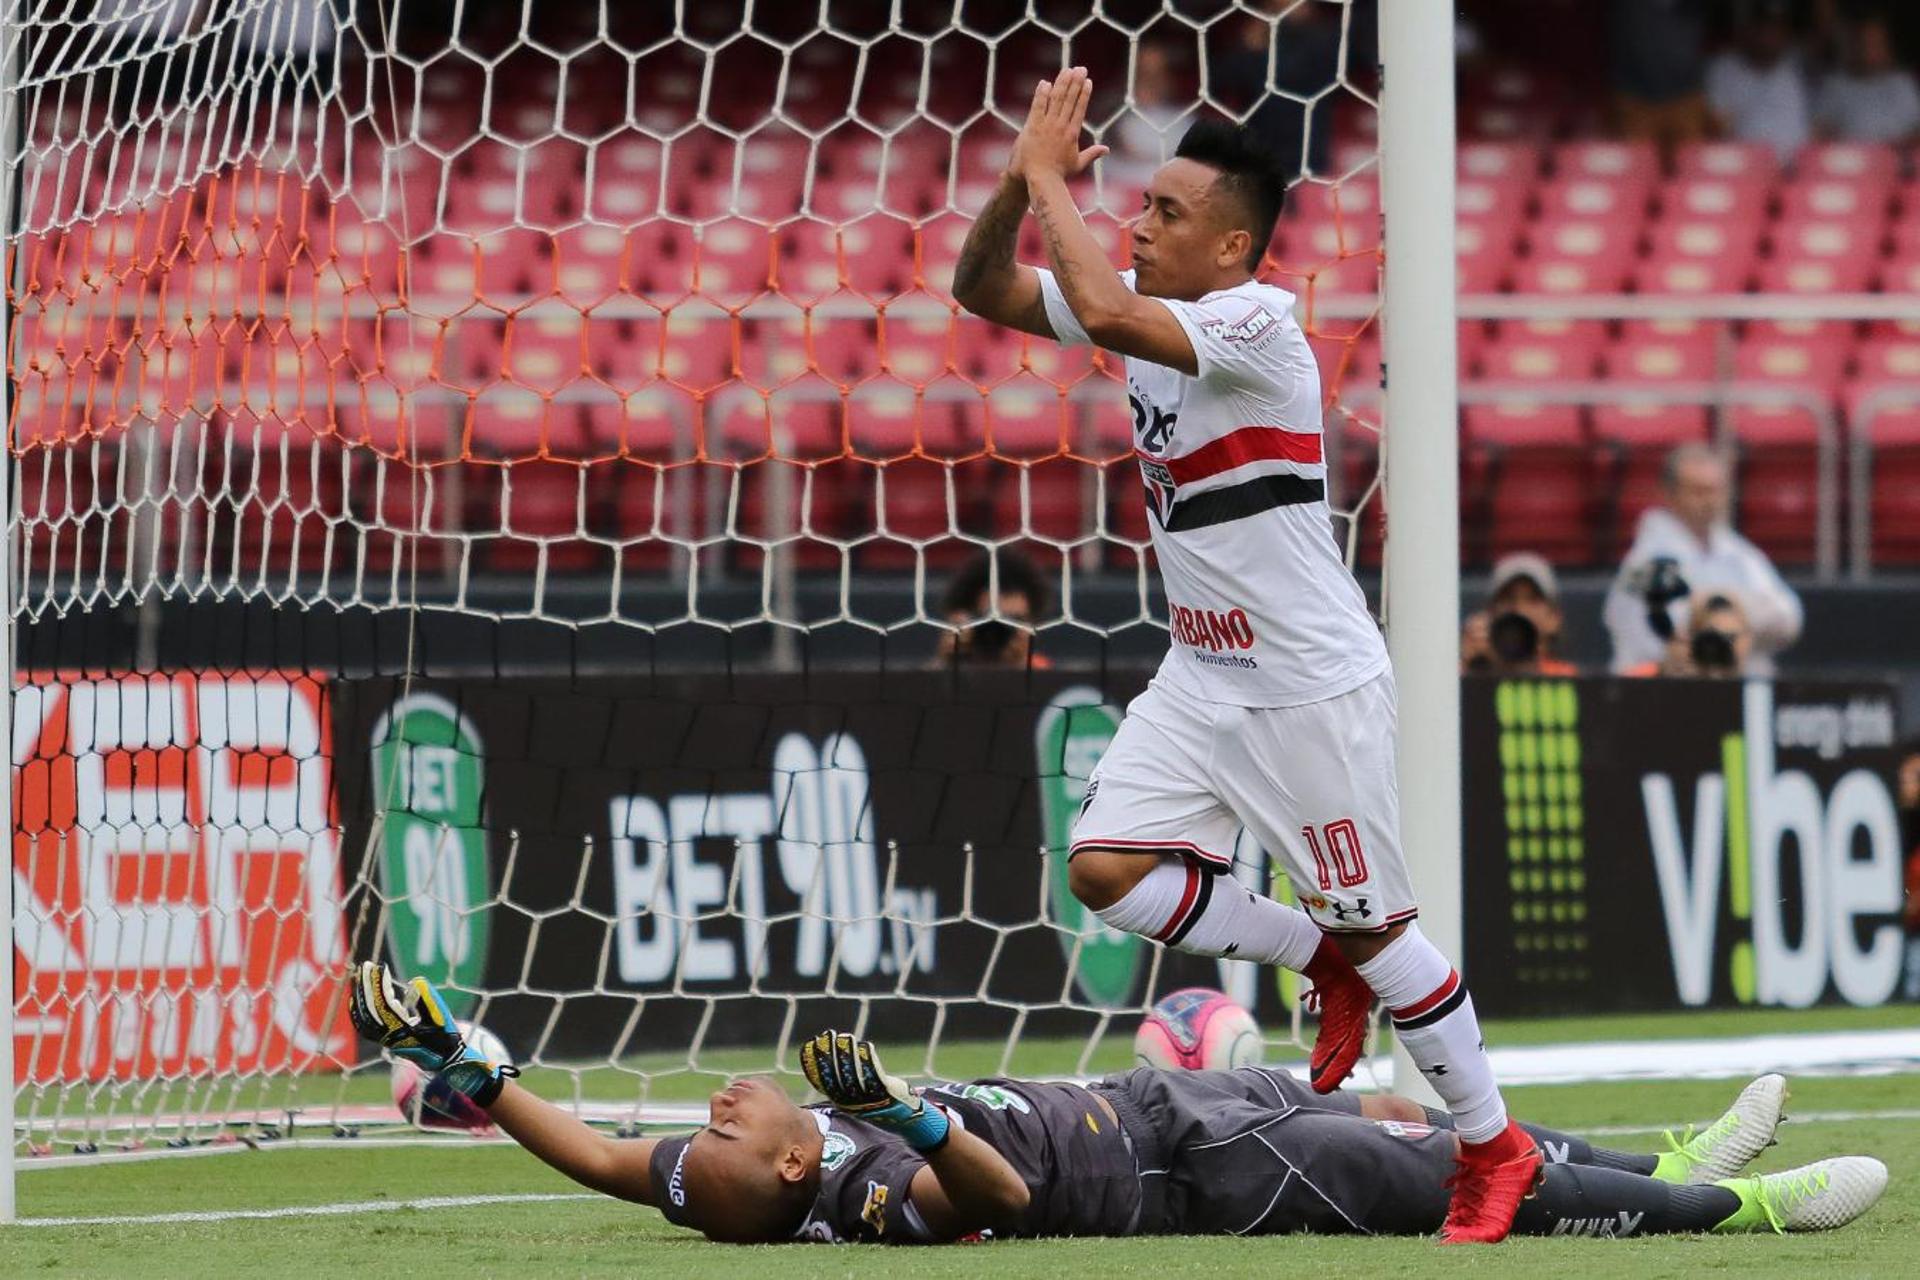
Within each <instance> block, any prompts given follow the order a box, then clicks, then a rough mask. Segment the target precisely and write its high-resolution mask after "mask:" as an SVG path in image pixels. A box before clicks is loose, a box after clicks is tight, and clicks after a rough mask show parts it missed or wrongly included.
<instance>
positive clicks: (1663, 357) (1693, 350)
mask: <svg viewBox="0 0 1920 1280" xmlns="http://www.w3.org/2000/svg"><path fill="white" fill-rule="evenodd" d="M1716 341H1717V340H1716V336H1715V334H1714V333H1713V331H1712V330H1710V329H1708V328H1706V327H1704V326H1702V327H1699V328H1682V329H1681V330H1680V331H1678V332H1674V333H1661V332H1659V331H1658V330H1655V329H1653V328H1651V327H1650V326H1649V327H1641V328H1636V329H1634V330H1632V331H1630V332H1627V333H1624V334H1622V335H1621V338H1620V340H1619V341H1618V342H1616V343H1615V344H1614V345H1613V347H1612V348H1611V349H1610V350H1609V351H1608V352H1607V374H1608V376H1609V377H1610V378H1611V379H1612V380H1614V381H1615V382H1625V383H1632V382H1707V381H1710V380H1712V378H1713V377H1714V375H1715V373H1716V371H1717V370H1716V367H1715V366H1716V354H1717V353H1716V349H1715V348H1716Z"/></svg>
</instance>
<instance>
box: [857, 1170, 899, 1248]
mask: <svg viewBox="0 0 1920 1280" xmlns="http://www.w3.org/2000/svg"><path fill="white" fill-rule="evenodd" d="M891 1190H892V1188H890V1187H888V1186H887V1185H886V1184H885V1183H882V1182H875V1181H873V1180H871V1179H869V1180H868V1182H867V1203H866V1204H865V1205H864V1206H863V1207H862V1208H861V1210H860V1220H861V1221H862V1222H864V1223H866V1224H867V1225H868V1226H870V1227H872V1228H873V1230H874V1234H876V1235H885V1234H886V1233H887V1195H888V1193H889V1192H890V1191H891Z"/></svg>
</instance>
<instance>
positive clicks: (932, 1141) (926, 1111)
mask: <svg viewBox="0 0 1920 1280" xmlns="http://www.w3.org/2000/svg"><path fill="white" fill-rule="evenodd" d="M800 1070H802V1071H803V1072H805V1073H806V1076H807V1083H808V1084H811V1085H812V1086H813V1087H814V1088H815V1089H818V1090H819V1091H820V1092H821V1094H823V1095H824V1096H825V1097H826V1099H827V1101H828V1102H831V1103H832V1104H833V1105H834V1107H835V1109H836V1110H839V1111H844V1112H846V1113H847V1114H848V1115H850V1116H852V1117H854V1118H855V1119H857V1120H865V1121H866V1122H867V1123H869V1124H876V1125H879V1126H880V1127H881V1128H882V1129H886V1130H889V1131H891V1132H893V1133H896V1134H898V1135H899V1136H900V1137H901V1138H903V1139H905V1140H906V1144H907V1145H908V1146H910V1147H912V1148H913V1149H914V1150H915V1151H918V1152H921V1153H922V1154H925V1153H927V1152H931V1151H938V1150H939V1149H940V1148H941V1147H944V1146H945V1145H946V1144H947V1132H948V1128H949V1125H948V1121H947V1117H946V1113H944V1112H943V1111H941V1110H940V1108H938V1107H933V1106H929V1105H927V1101H926V1099H924V1098H922V1097H920V1095H918V1094H916V1093H914V1092H913V1090H911V1089H909V1088H908V1087H907V1082H906V1081H904V1080H902V1079H901V1078H900V1077H899V1076H894V1075H888V1074H887V1070H886V1068H885V1067H883V1066H881V1065H880V1055H879V1054H878V1053H877V1052H875V1050H874V1047H873V1044H872V1042H871V1041H867V1040H856V1039H854V1038H853V1037H852V1036H850V1035H848V1034H847V1033H846V1032H844V1031H823V1032H821V1033H820V1034H819V1035H817V1036H815V1037H814V1038H813V1039H811V1040H809V1041H807V1042H806V1043H805V1044H803V1045H801V1046H800Z"/></svg>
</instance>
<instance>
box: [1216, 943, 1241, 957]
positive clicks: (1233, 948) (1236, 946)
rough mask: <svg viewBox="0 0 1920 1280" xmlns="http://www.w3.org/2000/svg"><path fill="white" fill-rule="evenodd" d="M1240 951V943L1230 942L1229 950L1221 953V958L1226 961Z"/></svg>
mask: <svg viewBox="0 0 1920 1280" xmlns="http://www.w3.org/2000/svg"><path fill="white" fill-rule="evenodd" d="M1239 949H1240V944H1239V943H1237V942H1229V943H1228V944H1227V949H1226V950H1225V951H1222V952H1221V953H1220V958H1221V959H1223V960H1224V959H1226V958H1227V957H1228V956H1230V955H1232V954H1233V953H1234V952H1236V951H1238V950H1239Z"/></svg>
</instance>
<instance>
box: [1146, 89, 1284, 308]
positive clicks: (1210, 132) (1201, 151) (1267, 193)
mask: <svg viewBox="0 0 1920 1280" xmlns="http://www.w3.org/2000/svg"><path fill="white" fill-rule="evenodd" d="M1173 154H1174V156H1175V158H1176V159H1181V160H1193V161H1196V162H1197V163H1200V164H1204V165H1207V166H1208V167H1209V168H1213V169H1218V170H1219V171H1220V177H1219V178H1218V180H1217V181H1218V182H1219V183H1220V185H1221V187H1223V188H1224V189H1225V190H1226V191H1227V192H1228V194H1230V195H1232V196H1233V198H1234V199H1235V200H1238V201H1239V202H1240V207H1241V209H1242V210H1243V211H1244V214H1245V217H1246V221H1245V222H1244V223H1242V224H1241V225H1242V228H1243V229H1244V230H1245V231H1246V232H1247V234H1248V235H1249V236H1251V237H1252V238H1253V244H1252V245H1251V246H1250V247H1249V248H1248V249H1247V270H1249V271H1252V270H1255V269H1257V268H1258V267H1259V265H1260V258H1261V256H1262V255H1264V254H1265V253H1266V251H1267V245H1268V244H1269V243H1270V242H1271V241H1272V240H1273V225H1274V223H1276V222H1278V221H1279V220H1280V208H1281V206H1282V205H1284V204H1285V203H1286V199H1287V174H1286V171H1285V170H1284V169H1283V168H1282V167H1281V165H1280V162H1279V161H1278V160H1277V159H1276V158H1275V157H1274V154H1273V153H1272V152H1271V151H1269V150H1268V149H1267V147H1266V145H1265V144H1264V143H1262V142H1261V141H1260V139H1259V137H1258V136H1257V135H1256V134H1255V133H1254V132H1253V130H1251V129H1249V128H1248V127H1247V126H1246V125H1243V124H1231V123H1229V122H1228V121H1225V120H1200V121H1196V122H1195V123H1194V125H1193V127H1192V128H1190V129H1188V130H1187V132H1186V136H1185V137H1183V138H1181V139H1180V145H1179V146H1178V147H1176V148H1175V149H1174V152H1173Z"/></svg>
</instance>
